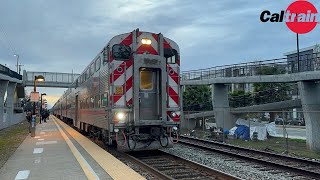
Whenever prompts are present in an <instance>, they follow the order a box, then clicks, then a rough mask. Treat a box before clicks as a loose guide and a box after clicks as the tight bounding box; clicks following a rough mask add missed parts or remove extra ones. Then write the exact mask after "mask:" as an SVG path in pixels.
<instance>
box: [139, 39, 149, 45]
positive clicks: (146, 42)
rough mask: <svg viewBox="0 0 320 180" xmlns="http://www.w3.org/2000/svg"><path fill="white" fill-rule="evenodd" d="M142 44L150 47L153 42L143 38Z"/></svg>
mask: <svg viewBox="0 0 320 180" xmlns="http://www.w3.org/2000/svg"><path fill="white" fill-rule="evenodd" d="M141 43H142V44H146V45H150V44H151V43H152V42H151V40H150V39H147V38H143V39H141Z"/></svg>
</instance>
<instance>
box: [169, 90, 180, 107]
mask: <svg viewBox="0 0 320 180" xmlns="http://www.w3.org/2000/svg"><path fill="white" fill-rule="evenodd" d="M168 93H169V96H170V97H171V98H172V99H173V100H174V102H175V103H176V104H178V105H179V96H178V94H177V93H176V92H175V91H174V90H173V89H172V87H170V86H169V87H168Z"/></svg>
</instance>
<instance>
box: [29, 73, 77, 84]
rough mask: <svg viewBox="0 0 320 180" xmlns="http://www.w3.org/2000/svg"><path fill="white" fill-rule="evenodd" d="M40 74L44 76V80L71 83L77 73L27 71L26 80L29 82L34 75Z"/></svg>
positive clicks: (32, 79)
mask: <svg viewBox="0 0 320 180" xmlns="http://www.w3.org/2000/svg"><path fill="white" fill-rule="evenodd" d="M38 75H42V76H43V77H44V78H45V82H58V83H73V82H74V81H75V80H76V79H77V78H78V77H79V74H69V73H55V72H27V74H26V80H27V81H29V82H33V81H34V77H35V76H38Z"/></svg>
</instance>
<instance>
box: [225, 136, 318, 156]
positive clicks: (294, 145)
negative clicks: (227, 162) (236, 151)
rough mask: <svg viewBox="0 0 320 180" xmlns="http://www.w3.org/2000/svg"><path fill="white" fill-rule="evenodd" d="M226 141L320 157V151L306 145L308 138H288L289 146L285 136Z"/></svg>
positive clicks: (296, 154) (254, 147)
mask: <svg viewBox="0 0 320 180" xmlns="http://www.w3.org/2000/svg"><path fill="white" fill-rule="evenodd" d="M226 142H227V143H229V144H233V145H238V146H241V147H247V148H252V149H258V150H264V151H269V152H274V153H280V154H286V153H288V155H291V156H296V157H306V158H311V159H320V152H314V151H310V150H308V149H307V146H306V140H301V139H288V146H287V142H286V139H285V138H278V137H269V138H268V140H266V141H243V140H240V139H234V140H230V139H228V140H226ZM287 150H288V152H287Z"/></svg>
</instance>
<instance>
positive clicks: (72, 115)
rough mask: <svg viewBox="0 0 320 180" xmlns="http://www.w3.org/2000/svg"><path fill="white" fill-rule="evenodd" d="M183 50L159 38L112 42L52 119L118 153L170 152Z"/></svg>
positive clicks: (137, 35)
mask: <svg viewBox="0 0 320 180" xmlns="http://www.w3.org/2000/svg"><path fill="white" fill-rule="evenodd" d="M179 73H180V51H179V46H178V45H177V44H176V43H175V42H174V41H172V40H170V39H168V38H166V37H164V36H163V35H162V34H161V33H159V34H156V33H150V32H141V31H139V29H136V30H134V31H132V32H129V33H125V34H120V35H117V36H115V37H113V38H112V39H111V40H110V41H109V42H108V44H107V45H106V46H105V47H104V48H103V49H102V50H101V52H99V53H98V55H97V56H96V57H95V58H94V59H93V60H92V61H91V62H90V64H89V65H88V66H87V67H86V68H85V70H84V71H83V72H82V73H81V75H80V76H79V78H78V79H77V80H76V81H75V82H74V83H73V85H74V86H73V88H69V89H68V90H66V91H65V93H64V94H63V95H62V96H61V97H60V99H59V100H58V101H57V102H56V103H55V105H54V106H53V108H52V110H53V114H54V115H56V116H57V117H59V118H60V119H62V120H64V121H65V122H67V123H69V124H71V125H73V126H74V127H76V128H78V129H79V130H80V131H82V132H85V133H87V134H89V135H90V136H93V137H97V138H99V139H101V140H102V141H103V142H105V143H106V144H108V145H111V144H113V145H114V144H116V145H117V149H118V150H120V151H139V150H151V149H159V148H161V147H172V146H173V144H174V143H175V142H176V141H177V138H178V133H177V131H178V128H179V122H180V110H181V104H180V97H181V91H180V82H179V81H180V79H179Z"/></svg>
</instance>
